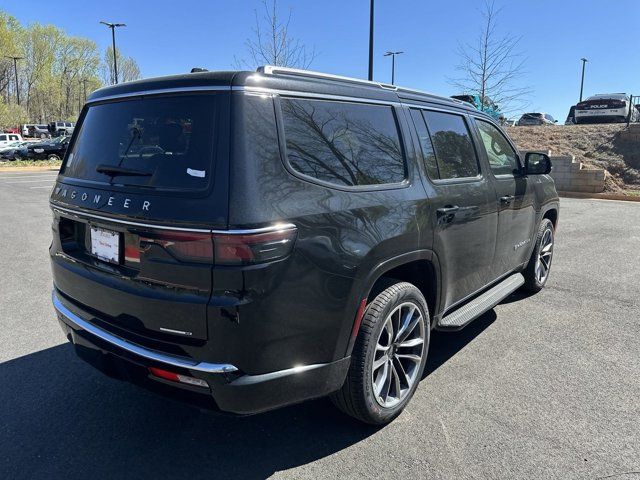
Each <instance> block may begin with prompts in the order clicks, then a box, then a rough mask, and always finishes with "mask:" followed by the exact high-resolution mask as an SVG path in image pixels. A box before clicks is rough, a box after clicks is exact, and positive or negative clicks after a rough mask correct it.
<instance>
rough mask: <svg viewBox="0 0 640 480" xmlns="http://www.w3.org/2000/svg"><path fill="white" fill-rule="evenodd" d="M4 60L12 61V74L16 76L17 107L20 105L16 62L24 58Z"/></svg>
mask: <svg viewBox="0 0 640 480" xmlns="http://www.w3.org/2000/svg"><path fill="white" fill-rule="evenodd" d="M4 58H9V59H11V60H13V72H14V73H15V76H16V100H17V101H18V105H20V84H19V83H18V60H23V59H24V57H12V56H5V57H4Z"/></svg>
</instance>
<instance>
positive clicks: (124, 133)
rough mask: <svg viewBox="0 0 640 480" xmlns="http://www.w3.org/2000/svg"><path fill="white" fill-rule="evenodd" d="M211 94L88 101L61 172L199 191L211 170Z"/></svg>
mask: <svg viewBox="0 0 640 480" xmlns="http://www.w3.org/2000/svg"><path fill="white" fill-rule="evenodd" d="M215 113H216V96H215V95H181V96H172V97H168V96H152V97H144V98H136V99H131V100H124V101H117V102H111V103H103V104H97V105H93V106H90V107H89V108H88V110H87V112H86V114H85V116H84V118H83V120H82V123H81V125H80V126H79V132H78V137H77V139H76V141H75V142H74V144H73V147H72V149H71V151H70V152H69V154H68V156H67V159H66V163H65V165H64V167H63V171H62V173H63V174H64V175H65V176H67V177H72V178H78V179H82V180H89V181H92V182H100V183H104V184H113V185H127V186H139V187H144V188H154V189H169V190H172V189H173V190H202V189H204V188H206V187H207V185H208V184H209V181H210V178H211V176H212V174H213V149H214V144H215V143H214V141H215V125H214V118H215Z"/></svg>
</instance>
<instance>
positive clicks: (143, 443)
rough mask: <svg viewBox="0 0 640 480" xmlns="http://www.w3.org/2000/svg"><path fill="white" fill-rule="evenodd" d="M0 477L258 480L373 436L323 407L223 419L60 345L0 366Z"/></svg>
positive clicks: (317, 403)
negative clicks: (102, 370) (105, 372)
mask: <svg viewBox="0 0 640 480" xmlns="http://www.w3.org/2000/svg"><path fill="white" fill-rule="evenodd" d="M0 382H1V383H0V385H2V387H1V388H0V432H1V433H0V452H2V455H1V456H0V478H7V479H8V478H11V479H16V478H30V479H35V478H48V479H50V478H66V479H71V478H91V479H92V480H95V479H98V478H188V479H189V480H193V479H196V478H208V479H212V478H265V477H268V476H270V475H272V474H273V473H274V472H276V471H280V470H286V469H289V468H293V467H296V466H300V465H304V464H307V463H309V462H312V461H314V460H317V459H320V458H323V457H326V456H328V455H331V454H333V453H335V452H337V451H340V450H342V449H345V448H347V447H349V446H351V445H353V444H355V443H357V442H359V441H360V440H362V439H364V438H366V437H368V436H369V435H371V434H373V433H375V432H376V431H377V430H378V429H377V428H375V427H370V426H366V425H362V424H359V423H357V422H355V421H354V420H351V419H350V418H349V417H346V416H345V415H342V414H341V413H340V412H339V411H337V410H336V409H335V408H332V407H331V406H330V405H329V404H328V401H327V400H318V401H311V402H306V403H304V404H301V405H298V406H293V407H289V408H285V409H280V410H277V411H274V412H270V413H265V414H262V415H256V416H252V417H223V416H216V415H212V414H210V413H205V412H201V411H200V410H197V409H194V408H191V407H188V406H185V405H182V404H178V403H174V402H171V401H169V400H165V399H163V398H160V397H157V396H155V395H153V394H151V393H147V392H146V391H144V390H142V389H139V388H136V387H134V386H132V385H129V384H127V383H122V382H118V381H117V380H112V379H109V378H107V377H104V376H102V375H100V374H99V373H98V372H96V371H95V370H93V369H92V368H91V367H90V366H88V365H85V364H84V363H83V362H82V361H81V360H79V359H78V358H76V356H75V354H74V352H73V350H72V347H71V346H70V345H67V344H64V345H59V346H57V347H53V348H49V349H47V350H43V351H40V352H36V353H33V354H30V355H26V356H24V357H20V358H17V359H14V360H11V361H8V362H5V363H3V364H0Z"/></svg>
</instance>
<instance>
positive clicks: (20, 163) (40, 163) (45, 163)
mask: <svg viewBox="0 0 640 480" xmlns="http://www.w3.org/2000/svg"><path fill="white" fill-rule="evenodd" d="M61 164H62V161H61V160H14V161H12V162H0V170H2V169H3V168H16V167H51V168H54V167H55V168H60V165H61Z"/></svg>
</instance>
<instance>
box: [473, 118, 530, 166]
mask: <svg viewBox="0 0 640 480" xmlns="http://www.w3.org/2000/svg"><path fill="white" fill-rule="evenodd" d="M476 123H477V124H478V130H479V131H480V138H482V145H483V146H484V149H485V151H486V152H487V158H488V160H489V166H490V167H491V171H492V172H493V173H494V174H495V175H514V174H517V173H518V172H519V171H520V167H519V165H518V155H517V154H516V152H515V150H514V149H513V148H512V147H511V145H510V144H509V142H508V141H507V139H506V138H505V136H504V135H503V134H502V132H500V130H498V129H497V128H496V127H494V126H493V125H491V124H490V123H489V122H484V121H482V120H476Z"/></svg>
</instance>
